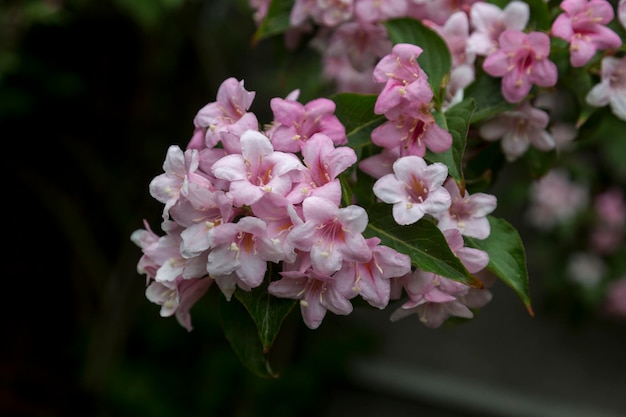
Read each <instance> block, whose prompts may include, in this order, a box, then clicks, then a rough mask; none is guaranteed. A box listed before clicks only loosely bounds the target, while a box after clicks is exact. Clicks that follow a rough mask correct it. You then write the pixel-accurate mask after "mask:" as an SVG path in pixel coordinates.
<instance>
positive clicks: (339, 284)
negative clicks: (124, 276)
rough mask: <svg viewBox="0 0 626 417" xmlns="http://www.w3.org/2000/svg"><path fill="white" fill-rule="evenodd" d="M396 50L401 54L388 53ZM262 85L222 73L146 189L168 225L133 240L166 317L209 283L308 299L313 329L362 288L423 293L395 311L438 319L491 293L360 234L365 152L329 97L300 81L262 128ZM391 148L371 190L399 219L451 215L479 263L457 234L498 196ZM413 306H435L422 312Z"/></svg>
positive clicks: (373, 299)
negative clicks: (257, 107) (305, 91)
mask: <svg viewBox="0 0 626 417" xmlns="http://www.w3.org/2000/svg"><path fill="white" fill-rule="evenodd" d="M414 58H415V57H410V59H409V60H410V61H411V62H412V65H413V66H414V68H412V69H411V70H410V71H413V70H415V71H421V70H420V69H419V66H417V64H416V62H415V59H414ZM390 60H395V57H394V56H393V55H390V56H389V57H386V58H384V59H383V62H386V61H390ZM422 77H423V78H426V76H425V74H423V72H422ZM422 82H423V81H422ZM426 86H427V84H426ZM422 88H427V87H424V85H423V84H422ZM388 90H389V94H390V95H391V96H392V97H391V98H389V96H387V95H384V94H381V95H380V98H379V100H380V102H381V103H382V104H380V105H381V106H387V107H388V108H389V109H391V110H393V108H392V107H391V106H390V105H389V100H396V102H397V103H398V106H397V107H399V103H400V102H402V101H406V100H409V99H408V98H407V97H406V95H405V94H401V93H398V92H397V91H394V87H393V86H391V87H389V89H388ZM415 90H416V94H417V96H416V98H415V100H413V102H415V103H416V104H417V105H419V106H422V105H426V103H427V101H428V100H429V94H431V95H432V93H429V89H426V90H423V91H420V90H419V89H418V88H416V89H415ZM254 95H255V93H254V92H249V91H247V90H246V89H245V88H244V85H243V81H238V80H236V79H235V78H229V79H227V80H225V81H224V82H223V83H222V85H221V86H220V88H219V90H218V93H217V101H215V102H211V103H209V104H207V105H206V106H204V107H203V108H202V109H200V111H199V112H198V114H197V115H196V117H195V119H194V126H195V130H194V133H193V136H192V138H191V140H190V142H189V144H188V145H187V148H186V149H185V150H184V151H183V150H182V149H180V148H179V147H178V146H171V147H170V148H169V150H168V152H167V157H166V160H165V162H164V164H163V170H164V173H163V174H160V175H158V176H157V177H155V178H154V179H153V181H152V182H151V183H150V193H151V195H152V196H153V197H154V198H155V199H157V200H158V201H159V202H161V203H163V204H164V209H163V213H162V215H163V224H162V229H163V231H164V232H165V236H162V237H158V236H157V235H156V234H155V233H154V232H152V231H151V230H150V228H149V227H148V225H146V228H145V229H141V230H138V231H136V232H135V233H134V234H133V236H132V239H133V241H134V242H135V243H136V244H137V245H138V246H139V247H141V249H142V251H143V254H144V255H143V256H142V258H141V260H140V262H139V264H138V271H139V272H140V273H141V274H145V275H146V276H147V285H148V287H147V290H146V295H147V298H148V299H149V300H150V301H152V302H154V303H156V304H159V305H161V306H162V307H161V315H162V316H170V315H173V314H174V315H175V316H176V317H177V318H178V320H179V322H180V323H181V324H182V325H183V326H184V327H186V328H187V329H191V322H190V316H189V309H190V308H191V307H192V306H193V304H194V303H195V302H196V301H198V300H199V299H200V298H201V297H202V296H203V295H204V294H205V293H206V292H207V291H208V290H209V288H210V286H211V284H212V283H213V282H215V284H216V285H217V286H218V287H219V289H220V290H221V292H222V293H223V294H224V296H225V297H226V299H228V300H230V299H231V297H232V295H233V293H234V292H235V290H236V289H237V288H239V289H241V290H243V291H250V290H252V289H254V288H257V287H260V286H261V285H262V284H263V283H266V284H267V291H268V292H269V293H270V294H271V295H273V296H275V297H280V298H290V299H296V300H299V301H300V306H301V311H302V317H303V319H304V322H305V323H306V325H307V326H308V327H310V328H317V327H318V326H319V325H320V323H321V322H322V320H323V318H324V316H325V314H326V312H327V311H331V312H333V313H335V314H342V315H346V314H349V313H350V312H351V311H352V304H351V302H350V300H351V299H352V298H354V297H355V296H361V297H362V298H363V299H364V300H366V301H367V302H368V303H369V304H370V305H372V306H374V307H377V308H380V309H383V308H385V307H386V306H387V305H388V303H389V301H390V299H391V297H392V295H393V294H394V293H395V294H398V295H397V297H399V296H400V294H399V293H398V291H397V288H399V287H398V285H399V286H400V287H402V286H403V287H405V288H406V289H407V292H408V293H409V295H410V294H412V293H411V292H409V291H413V293H415V294H418V293H419V294H420V295H419V297H421V298H419V299H418V298H415V297H417V295H415V296H411V295H410V299H411V301H410V302H408V304H404V305H403V306H402V307H401V309H403V310H406V309H411V311H418V312H419V313H420V317H421V318H422V321H424V322H425V323H427V324H429V325H431V326H438V325H440V324H441V323H442V322H443V319H444V318H445V317H447V315H458V316H462V317H471V316H472V313H471V311H470V310H469V308H468V307H467V306H469V307H479V306H482V305H483V304H484V303H486V302H487V301H488V299H489V297H488V296H481V297H472V300H474V301H468V302H467V303H466V302H465V301H463V300H464V298H463V297H465V296H467V295H468V294H471V293H474V292H479V293H488V291H487V290H477V289H476V290H474V289H471V288H470V287H468V286H467V285H465V284H462V283H455V282H454V281H451V280H449V279H446V278H444V277H439V276H436V275H433V274H427V273H425V272H424V271H420V270H419V269H416V270H414V271H412V267H411V259H410V258H409V256H408V255H406V254H403V253H399V252H397V251H396V250H394V249H392V248H390V247H387V246H384V245H381V240H380V239H379V238H377V237H371V238H365V237H364V235H363V232H364V231H365V229H366V227H367V225H368V221H369V219H368V213H367V212H366V210H365V209H364V208H363V207H360V206H358V205H354V204H352V205H342V186H341V183H340V180H339V176H340V174H342V173H344V172H346V171H347V170H348V169H349V168H350V167H351V166H352V165H354V164H355V163H356V162H357V155H356V153H355V151H354V150H353V149H352V148H350V147H348V146H344V145H346V144H347V137H346V133H345V128H344V126H343V125H342V124H341V122H340V121H339V120H338V119H337V117H336V116H335V115H334V110H335V104H334V102H333V101H331V100H328V99H316V100H312V101H310V102H308V103H306V104H301V103H300V102H298V101H297V98H298V91H295V92H293V93H291V94H290V95H289V96H287V98H285V99H281V98H274V99H272V100H271V103H270V105H271V108H272V111H273V114H274V120H273V121H272V123H270V124H269V125H267V128H266V129H265V130H259V123H258V121H257V118H256V116H255V115H254V114H253V113H251V112H249V111H248V110H249V108H250V105H251V103H252V101H253V99H254ZM393 95H396V96H397V95H402V97H400V100H397V99H394V98H393ZM396 98H398V97H396ZM377 106H378V104H377ZM431 119H432V117H431ZM428 123H429V125H428V126H432V127H429V129H431V130H432V129H434V128H435V125H434V122H433V121H429V122H428ZM436 128H437V129H441V128H439V127H436ZM416 140H417V141H419V140H420V139H419V137H418V138H417V139H416ZM396 147H397V148H399V147H402V145H400V144H398V145H397V146H396ZM390 149H395V148H390ZM416 149H419V148H418V147H416ZM420 152H421V153H423V150H422V151H420ZM420 152H418V153H420ZM396 153H397V155H398V158H397V160H396V161H395V162H394V163H393V171H392V172H390V173H388V174H386V175H385V176H383V177H382V178H380V179H379V180H378V181H377V182H376V184H375V186H374V190H373V191H374V193H375V194H376V196H378V197H379V198H380V199H381V200H382V201H384V202H387V203H391V204H393V205H394V207H393V217H394V219H395V220H396V221H397V222H398V223H399V224H410V223H415V222H416V221H418V220H419V219H421V218H422V217H423V216H424V215H431V216H432V218H433V220H434V221H438V224H439V225H440V226H445V233H446V238H447V239H448V241H449V244H450V248H451V249H452V251H453V253H455V254H456V255H457V256H458V257H459V259H461V261H463V263H464V265H466V267H467V268H468V271H469V272H472V273H474V272H477V271H479V270H481V269H483V268H484V267H485V266H486V264H487V262H488V255H487V254H486V253H485V252H483V251H480V250H478V249H470V248H465V247H464V246H463V239H462V238H461V233H463V234H466V235H468V236H474V237H476V238H479V239H484V238H486V237H487V236H488V235H489V223H488V222H487V219H486V217H485V216H486V215H487V214H489V213H490V212H491V211H493V210H494V209H495V206H496V200H495V197H493V196H489V195H486V194H482V193H477V194H475V195H472V196H470V195H469V193H465V194H464V195H461V193H460V192H459V189H458V186H457V185H456V183H455V182H454V181H453V180H448V181H447V182H446V183H445V186H444V181H446V178H447V168H446V166H445V165H443V164H441V163H434V164H430V165H429V164H427V163H426V161H425V160H424V159H423V158H421V157H420V156H418V155H415V154H408V155H407V156H402V152H400V151H398V152H396ZM436 219H438V220H436ZM268 263H273V264H277V265H279V267H277V268H274V270H275V271H276V270H277V271H279V273H278V275H276V276H272V274H271V273H268V271H269V269H268ZM424 280H426V281H428V285H427V286H428V288H429V289H428V290H420V291H421V292H420V291H418V292H417V293H416V292H415V290H413V288H414V287H416V286H417V287H421V286H424V285H426V284H425V283H422V284H420V283H421V282H422V281H424ZM395 281H397V283H395ZM452 283H454V284H452ZM394 286H395V287H396V290H394V291H392V287H394ZM432 294H440V295H441V294H447V295H446V296H445V297H442V296H440V297H437V296H431V295H432ZM476 299H481V300H483V302H477V301H475V300H476ZM431 304H432V305H433V306H434V305H435V304H441V306H442V307H441V308H439V309H438V308H435V307H433V306H431ZM418 306H424V307H423V308H426V306H429V307H427V309H428V310H429V311H435V310H436V311H438V313H436V314H435V313H429V314H428V315H425V314H424V311H426V310H423V308H419V309H417V307H418ZM398 314H400V313H398ZM405 314H406V313H402V315H405ZM430 317H432V318H430Z"/></svg>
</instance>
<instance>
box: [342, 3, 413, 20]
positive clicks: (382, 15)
mask: <svg viewBox="0 0 626 417" xmlns="http://www.w3.org/2000/svg"><path fill="white" fill-rule="evenodd" d="M409 1H410V0H384V1H381V0H356V1H355V5H354V13H355V15H356V18H357V19H358V20H359V21H363V22H382V21H385V20H389V19H393V18H396V17H404V16H406V12H407V8H408V2H409Z"/></svg>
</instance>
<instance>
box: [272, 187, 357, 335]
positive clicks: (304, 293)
mask: <svg viewBox="0 0 626 417" xmlns="http://www.w3.org/2000/svg"><path fill="white" fill-rule="evenodd" d="M311 198H313V197H311ZM280 275H281V276H282V278H281V279H280V280H278V281H273V282H271V283H270V284H269V287H268V289H267V291H268V292H269V293H270V294H272V295H273V296H275V297H280V298H291V299H295V300H300V311H301V314H302V318H303V320H304V324H306V326H307V327H308V328H310V329H317V328H318V327H319V326H320V324H321V323H322V320H323V319H324V317H325V316H326V312H327V311H328V310H330V311H331V312H333V313H334V314H338V315H348V314H350V313H351V312H352V304H351V303H350V301H349V300H350V299H352V298H353V297H355V296H356V295H357V293H356V291H355V290H354V288H353V287H354V278H353V277H350V276H348V277H343V278H341V279H338V278H336V276H335V275H333V276H331V275H330V274H325V273H322V272H320V271H319V270H318V269H316V268H314V267H312V262H311V258H310V256H309V254H308V253H306V252H302V253H300V254H299V255H298V260H297V261H296V262H295V263H294V264H285V265H284V269H283V272H281V273H280ZM346 278H347V279H346Z"/></svg>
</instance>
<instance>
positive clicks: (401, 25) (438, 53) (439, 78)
mask: <svg viewBox="0 0 626 417" xmlns="http://www.w3.org/2000/svg"><path fill="white" fill-rule="evenodd" d="M385 27H386V28H387V33H389V38H390V39H391V41H392V42H393V43H394V44H398V43H410V44H413V45H417V46H419V47H420V48H422V49H423V51H424V52H422V54H421V55H420V56H419V57H418V58H417V62H418V63H419V64H420V67H421V68H422V69H423V70H424V72H425V73H426V74H427V75H428V84H429V85H430V87H431V88H432V90H433V93H434V94H435V97H437V99H438V101H439V103H441V102H442V101H443V98H444V94H445V85H444V78H445V77H446V76H447V75H448V73H449V72H450V68H451V67H452V58H451V57H450V50H449V49H448V45H447V44H446V42H445V41H444V40H443V39H442V38H441V37H440V36H439V35H438V34H437V33H436V32H435V31H434V30H432V29H430V28H428V27H427V26H425V25H424V24H423V23H421V22H419V21H417V20H415V19H411V18H400V19H391V20H388V21H387V22H385Z"/></svg>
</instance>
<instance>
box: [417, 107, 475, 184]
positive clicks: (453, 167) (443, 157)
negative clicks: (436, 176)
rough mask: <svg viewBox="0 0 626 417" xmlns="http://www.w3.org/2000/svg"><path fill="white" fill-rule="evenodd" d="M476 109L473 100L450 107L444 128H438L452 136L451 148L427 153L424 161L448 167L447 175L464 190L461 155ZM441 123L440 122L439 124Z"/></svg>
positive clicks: (446, 114)
mask: <svg viewBox="0 0 626 417" xmlns="http://www.w3.org/2000/svg"><path fill="white" fill-rule="evenodd" d="M475 109H476V103H475V102H474V99H468V100H464V101H462V102H460V103H458V104H456V105H454V106H452V107H451V108H450V109H448V111H446V113H445V118H444V121H445V123H446V126H441V124H440V126H441V127H442V128H444V129H446V130H447V131H448V132H450V134H451V135H452V146H451V147H450V149H448V150H447V151H445V152H442V153H433V152H430V151H429V152H428V153H427V154H426V159H428V160H429V161H432V162H442V163H444V164H446V165H447V167H448V174H450V176H451V177H452V178H454V180H455V181H456V182H457V184H460V185H461V186H462V188H465V185H464V183H465V179H464V177H463V166H462V163H463V154H464V152H465V145H466V143H467V131H468V129H469V125H470V119H471V118H472V114H473V113H474V110H475ZM440 123H441V122H440Z"/></svg>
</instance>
